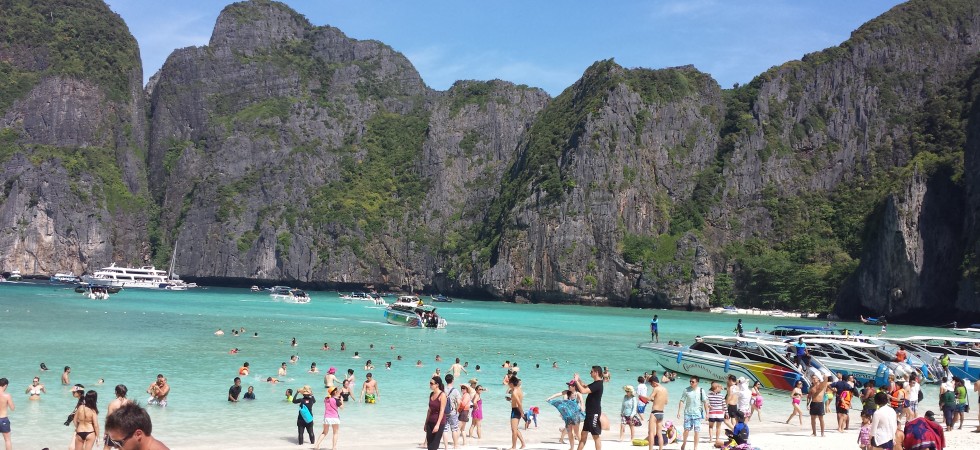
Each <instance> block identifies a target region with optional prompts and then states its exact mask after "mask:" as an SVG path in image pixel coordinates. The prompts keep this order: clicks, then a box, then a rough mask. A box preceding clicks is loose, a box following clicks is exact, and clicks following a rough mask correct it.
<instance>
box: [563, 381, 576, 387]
mask: <svg viewBox="0 0 980 450" xmlns="http://www.w3.org/2000/svg"><path fill="white" fill-rule="evenodd" d="M565 384H567V385H569V386H575V380H569V382H568V383H565Z"/></svg>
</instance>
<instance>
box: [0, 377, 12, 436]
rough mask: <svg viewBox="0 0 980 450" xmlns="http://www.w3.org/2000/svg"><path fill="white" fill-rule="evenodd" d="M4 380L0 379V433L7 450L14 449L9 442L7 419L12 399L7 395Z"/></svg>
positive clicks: (8, 420)
mask: <svg viewBox="0 0 980 450" xmlns="http://www.w3.org/2000/svg"><path fill="white" fill-rule="evenodd" d="M8 384H10V383H9V382H7V379H6V378H0V433H3V444H4V445H5V446H6V448H7V450H11V449H12V448H14V444H12V443H11V442H10V419H8V418H7V410H8V409H9V410H11V411H13V410H14V399H13V397H11V396H10V394H8V393H7V385H8Z"/></svg>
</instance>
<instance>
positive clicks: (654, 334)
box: [650, 314, 660, 342]
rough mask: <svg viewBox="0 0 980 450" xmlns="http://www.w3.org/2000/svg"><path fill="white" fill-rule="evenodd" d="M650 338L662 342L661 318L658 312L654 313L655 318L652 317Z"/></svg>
mask: <svg viewBox="0 0 980 450" xmlns="http://www.w3.org/2000/svg"><path fill="white" fill-rule="evenodd" d="M650 340H651V341H654V342H660V319H658V318H657V315H656V314H654V315H653V319H650Z"/></svg>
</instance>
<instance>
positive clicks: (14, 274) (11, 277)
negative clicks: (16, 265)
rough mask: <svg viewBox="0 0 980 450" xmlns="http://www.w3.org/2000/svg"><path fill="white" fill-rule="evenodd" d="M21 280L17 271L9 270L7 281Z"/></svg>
mask: <svg viewBox="0 0 980 450" xmlns="http://www.w3.org/2000/svg"><path fill="white" fill-rule="evenodd" d="M21 278H22V277H21V275H20V271H19V270H11V271H10V275H8V276H7V281H20V279H21Z"/></svg>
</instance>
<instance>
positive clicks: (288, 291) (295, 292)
mask: <svg viewBox="0 0 980 450" xmlns="http://www.w3.org/2000/svg"><path fill="white" fill-rule="evenodd" d="M270 296H271V297H272V299H273V300H275V301H277V302H285V303H301V304H302V303H309V302H310V295H309V294H307V293H306V291H304V290H302V289H293V288H291V287H288V286H275V287H274V288H273V289H272V293H271V294H270Z"/></svg>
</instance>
